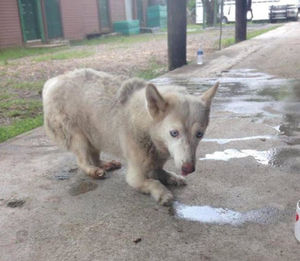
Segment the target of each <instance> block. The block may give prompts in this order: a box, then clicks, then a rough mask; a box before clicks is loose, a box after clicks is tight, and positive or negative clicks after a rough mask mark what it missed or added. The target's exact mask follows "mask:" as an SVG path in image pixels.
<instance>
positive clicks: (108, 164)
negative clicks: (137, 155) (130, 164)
mask: <svg viewBox="0 0 300 261" xmlns="http://www.w3.org/2000/svg"><path fill="white" fill-rule="evenodd" d="M100 167H101V168H102V169H104V170H105V171H112V170H116V169H120V168H121V167H122V164H121V163H120V162H118V161H115V160H112V161H102V162H101V165H100Z"/></svg>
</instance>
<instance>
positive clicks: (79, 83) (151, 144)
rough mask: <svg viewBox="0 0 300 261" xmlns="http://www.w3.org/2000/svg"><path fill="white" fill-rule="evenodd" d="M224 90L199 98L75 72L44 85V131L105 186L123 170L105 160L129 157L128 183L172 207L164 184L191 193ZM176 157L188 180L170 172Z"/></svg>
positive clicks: (170, 88)
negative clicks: (188, 185)
mask: <svg viewBox="0 0 300 261" xmlns="http://www.w3.org/2000/svg"><path fill="white" fill-rule="evenodd" d="M217 88H218V84H216V85H215V86H214V87H212V88H210V89H209V90H207V91H206V92H205V93H204V94H203V95H202V96H200V97H195V96H192V95H188V94H187V93H186V91H185V89H184V88H183V87H178V86H164V87H159V88H157V87H156V86H154V85H153V84H152V83H147V82H145V81H143V80H141V79H136V78H134V79H130V80H127V81H123V80H122V79H121V78H120V77H116V76H112V75H110V74H107V73H104V72H98V71H95V70H92V69H81V70H75V71H73V72H69V73H67V74H64V75H61V76H58V77H55V78H52V79H50V80H48V81H47V82H46V83H45V86H44V89H43V106H44V120H45V128H46V132H47V134H48V135H49V136H50V137H51V138H53V139H54V140H55V141H56V142H57V143H58V144H59V145H61V146H62V147H64V148H66V149H67V150H69V151H71V152H73V153H74V154H75V155H76V157H77V162H78V166H79V167H80V168H81V169H82V170H83V171H84V172H85V173H86V174H88V175H89V176H91V177H93V178H101V177H103V176H104V174H105V171H109V170H113V169H117V168H120V167H121V164H120V163H118V162H116V161H111V162H105V161H102V160H100V153H101V152H107V153H111V154H113V155H115V156H117V157H123V158H125V159H126V160H127V164H128V171H127V175H126V181H127V183H128V184H129V185H130V186H132V187H133V188H135V189H137V190H138V191H140V192H143V193H148V194H151V195H152V196H153V198H154V199H155V200H156V201H157V202H159V203H160V204H162V205H168V204H170V203H171V202H172V200H173V195H172V193H171V192H170V191H169V190H168V189H167V188H166V187H165V186H164V185H163V184H172V185H184V184H185V178H184V177H183V176H186V175H188V174H189V173H192V172H194V171H195V154H196V148H197V145H198V143H199V141H200V140H201V138H202V137H203V135H204V132H205V130H206V127H207V125H208V121H209V112H210V105H211V101H212V98H213V97H214V95H215V93H216V90H217ZM170 156H171V157H172V158H173V159H174V161H175V165H176V167H177V168H179V169H181V173H182V175H181V176H179V175H176V174H174V173H170V172H167V171H165V170H164V169H163V166H164V164H165V162H166V161H167V160H168V159H169V158H170Z"/></svg>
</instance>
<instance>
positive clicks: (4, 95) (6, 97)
mask: <svg viewBox="0 0 300 261" xmlns="http://www.w3.org/2000/svg"><path fill="white" fill-rule="evenodd" d="M12 97H13V95H12V94H9V93H7V92H4V93H0V102H2V101H6V100H9V99H11V98H12Z"/></svg>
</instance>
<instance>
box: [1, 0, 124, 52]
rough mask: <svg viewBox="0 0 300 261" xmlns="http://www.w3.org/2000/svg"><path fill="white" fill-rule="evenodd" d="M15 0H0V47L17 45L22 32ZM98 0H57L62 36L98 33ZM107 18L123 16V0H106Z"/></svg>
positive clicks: (75, 38)
mask: <svg viewBox="0 0 300 261" xmlns="http://www.w3.org/2000/svg"><path fill="white" fill-rule="evenodd" d="M17 2H18V1H17V0H0V47H7V46H21V45H22V44H23V36H22V30H21V23H20V17H19V9H18V3H17ZM97 2H98V0H60V11H61V19H62V29H63V37H64V38H65V39H68V40H80V39H84V38H85V37H86V36H87V35H88V34H94V33H101V32H100V28H99V14H98V3H97ZM109 6H110V18H111V22H112V23H113V22H115V21H121V20H126V8H125V0H109Z"/></svg>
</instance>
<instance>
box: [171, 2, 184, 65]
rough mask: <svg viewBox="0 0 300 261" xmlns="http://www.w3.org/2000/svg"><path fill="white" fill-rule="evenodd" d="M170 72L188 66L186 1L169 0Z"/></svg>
mask: <svg viewBox="0 0 300 261" xmlns="http://www.w3.org/2000/svg"><path fill="white" fill-rule="evenodd" d="M167 7H168V57H169V70H174V69H176V68H178V67H181V66H183V65H185V64H186V1H185V0H167Z"/></svg>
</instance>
